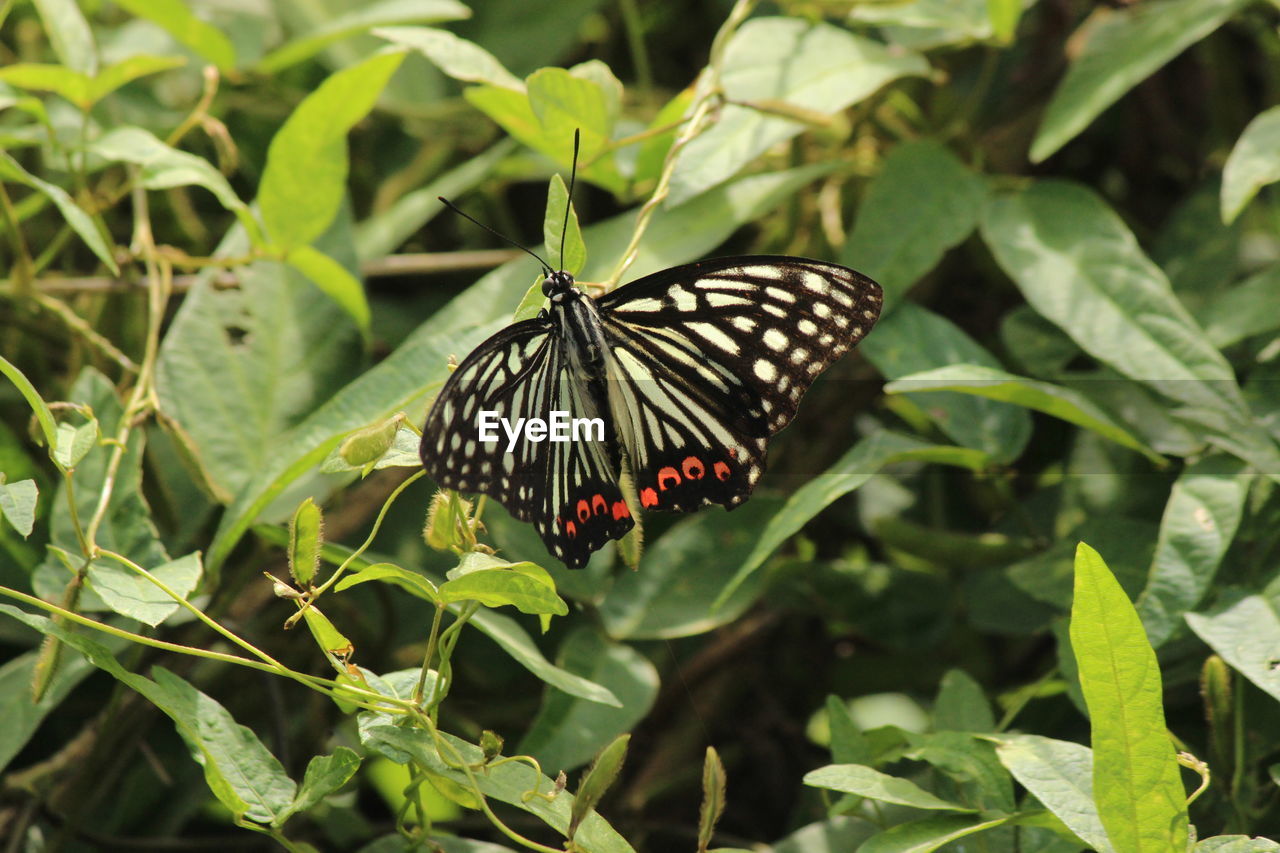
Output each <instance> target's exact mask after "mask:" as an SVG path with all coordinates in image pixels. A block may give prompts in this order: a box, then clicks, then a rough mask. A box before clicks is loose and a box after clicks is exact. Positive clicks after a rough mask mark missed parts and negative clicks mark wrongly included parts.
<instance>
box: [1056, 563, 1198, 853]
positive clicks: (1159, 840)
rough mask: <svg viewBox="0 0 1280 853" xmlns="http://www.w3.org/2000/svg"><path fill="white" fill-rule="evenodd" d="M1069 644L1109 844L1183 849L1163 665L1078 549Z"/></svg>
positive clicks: (1127, 608) (1124, 604) (1119, 593)
mask: <svg viewBox="0 0 1280 853" xmlns="http://www.w3.org/2000/svg"><path fill="white" fill-rule="evenodd" d="M1071 647H1072V649H1073V650H1074V652H1075V658H1076V664H1077V666H1078V668H1079V673H1080V688H1081V690H1082V691H1083V693H1084V698H1085V702H1086V704H1087V705H1088V707H1089V722H1090V730H1091V737H1092V743H1093V793H1094V800H1095V802H1096V803H1097V806H1098V814H1099V815H1100V816H1101V818H1102V825H1103V826H1104V827H1106V830H1107V837H1108V838H1109V839H1110V841H1111V844H1112V846H1114V847H1115V848H1116V849H1117V850H1124V851H1126V853H1128V851H1132V853H1144V851H1150V853H1156V851H1159V852H1160V853H1168V851H1171V850H1183V849H1185V847H1186V844H1187V839H1188V835H1189V830H1188V825H1187V804H1186V796H1187V795H1186V791H1185V790H1184V789H1183V787H1182V780H1181V779H1180V778H1179V770H1178V762H1177V759H1176V758H1175V757H1174V751H1175V750H1174V746H1173V740H1172V739H1171V738H1170V736H1169V732H1168V730H1167V728H1166V727H1165V721H1164V707H1163V704H1162V703H1163V695H1162V693H1161V689H1160V687H1161V678H1160V667H1159V664H1158V663H1157V662H1156V655H1155V651H1153V650H1152V648H1151V645H1150V644H1149V643H1148V642H1147V636H1146V633H1145V632H1144V631H1143V630H1142V621H1141V620H1140V619H1139V618H1138V612H1137V611H1136V610H1135V609H1134V607H1133V605H1132V604H1131V603H1130V602H1129V597H1128V596H1127V595H1125V592H1124V590H1123V589H1122V588H1121V587H1120V584H1119V583H1118V582H1117V581H1116V579H1115V576H1114V575H1112V574H1111V571H1110V570H1109V569H1108V568H1107V565H1106V563H1104V562H1103V560H1102V557H1100V556H1099V555H1098V552H1097V551H1095V550H1093V549H1092V548H1090V547H1089V546H1088V545H1086V544H1085V543H1083V542H1081V543H1080V546H1079V548H1078V549H1077V552H1076V583H1075V598H1074V601H1073V603H1072V607H1071Z"/></svg>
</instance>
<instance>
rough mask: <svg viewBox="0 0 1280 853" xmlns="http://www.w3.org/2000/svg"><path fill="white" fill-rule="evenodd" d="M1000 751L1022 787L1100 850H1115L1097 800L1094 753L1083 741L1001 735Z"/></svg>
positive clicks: (1005, 763)
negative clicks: (1095, 795) (1099, 811)
mask: <svg viewBox="0 0 1280 853" xmlns="http://www.w3.org/2000/svg"><path fill="white" fill-rule="evenodd" d="M996 755H998V756H999V757H1000V761H1001V763H1002V764H1004V766H1005V767H1007V768H1008V769H1009V772H1010V773H1012V774H1013V777H1014V778H1015V779H1017V780H1018V782H1019V784H1021V785H1022V787H1024V788H1026V789H1027V790H1028V791H1030V792H1031V793H1032V794H1034V795H1035V797H1036V799H1037V800H1039V801H1040V802H1041V803H1043V804H1044V805H1045V806H1046V807H1047V808H1048V809H1049V810H1050V811H1051V812H1053V813H1054V814H1055V815H1057V817H1058V819H1059V820H1061V821H1062V822H1063V824H1064V825H1066V827H1067V828H1068V829H1070V830H1071V831H1072V832H1074V833H1075V834H1076V835H1078V836H1080V839H1081V840H1082V841H1084V842H1085V843H1086V844H1088V845H1089V846H1090V847H1091V848H1093V849H1094V850H1096V851H1098V853H1115V848H1114V847H1112V846H1111V842H1110V841H1109V840H1108V839H1107V833H1106V830H1105V829H1104V828H1103V826H1102V819H1101V818H1099V817H1098V809H1097V806H1095V805H1094V803H1093V753H1092V752H1091V751H1090V750H1089V747H1087V746H1084V745H1083V744H1078V743H1071V742H1070V741H1064V740H1053V739H1052V738H1047V737H1041V736H1039V735H1025V734H1002V735H999V736H998V738H997V740H996Z"/></svg>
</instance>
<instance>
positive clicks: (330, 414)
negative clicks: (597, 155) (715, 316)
mask: <svg viewBox="0 0 1280 853" xmlns="http://www.w3.org/2000/svg"><path fill="white" fill-rule="evenodd" d="M824 171H826V167H825V166H820V167H810V168H801V169H790V170H787V171H783V172H774V173H771V174H767V175H757V176H752V177H749V178H743V179H741V180H739V181H736V182H734V183H732V184H728V185H726V186H724V187H722V188H720V189H718V190H716V191H713V192H710V193H707V194H705V195H703V196H701V197H699V198H698V199H695V200H693V201H691V202H689V203H688V204H685V205H682V206H680V207H678V208H675V209H672V210H659V211H657V212H656V214H655V215H654V217H653V219H652V221H651V222H650V226H649V232H648V233H649V239H648V240H646V241H645V242H644V244H643V245H642V246H641V247H640V250H639V251H638V252H637V254H636V261H635V263H634V264H633V265H632V267H631V270H632V275H633V276H637V277H638V276H642V275H646V274H648V273H651V272H656V271H658V270H662V269H666V268H667V267H670V266H674V265H675V264H680V263H685V262H687V261H691V260H694V259H695V258H698V257H700V256H702V255H703V254H705V253H706V252H709V251H710V250H711V249H713V248H714V247H715V246H717V245H719V244H720V243H721V242H723V241H724V240H725V239H726V238H727V237H728V236H729V235H730V234H732V233H733V232H734V231H736V230H737V229H738V228H739V227H740V226H741V225H742V224H744V223H747V222H751V221H754V220H755V219H757V218H759V217H760V216H761V215H763V214H764V213H765V212H766V211H768V210H771V209H773V208H774V207H775V206H776V205H777V204H779V203H780V202H781V201H782V200H783V199H786V198H788V197H789V196H790V195H791V194H792V193H794V192H795V191H796V190H798V189H799V188H800V187H802V186H804V185H805V184H807V183H808V182H809V181H811V180H813V178H814V177H815V176H816V175H819V174H822V173H823V172H824ZM635 216H636V211H628V212H627V213H624V214H621V215H620V216H616V217H614V218H612V219H609V220H606V221H604V222H601V223H598V224H596V225H593V226H591V227H589V228H587V229H586V232H585V235H584V236H585V237H586V241H587V242H588V243H590V245H591V246H592V247H598V254H596V255H595V257H596V259H597V260H596V261H594V262H592V263H588V264H587V268H586V269H585V270H584V271H583V279H584V280H586V281H591V280H597V281H598V280H600V279H603V278H604V277H606V276H607V275H608V274H609V265H611V264H612V263H613V260H614V259H616V258H617V257H618V256H619V255H621V254H622V251H623V249H624V248H625V247H626V245H627V243H628V241H629V240H630V239H631V234H632V231H633V228H634V224H635ZM593 251H595V249H594V248H593ZM537 272H538V270H537V265H536V263H535V262H534V261H533V259H532V258H523V259H520V260H516V261H512V262H510V263H508V264H504V265H503V266H501V267H499V268H498V269H497V270H495V271H493V272H492V273H490V274H489V275H487V276H485V277H484V278H482V279H481V280H480V281H478V282H477V283H476V284H474V285H473V286H472V287H471V288H470V289H468V290H467V291H466V293H464V294H463V295H461V296H459V297H458V298H456V299H454V300H453V301H452V302H451V303H449V305H447V306H446V307H445V308H444V309H442V310H440V311H437V312H436V313H435V314H434V315H432V317H431V318H430V319H429V320H428V321H427V322H426V323H424V324H423V325H422V326H420V327H419V328H418V329H417V330H416V331H415V332H414V333H413V334H412V335H411V336H410V337H409V338H408V339H407V340H406V341H405V342H404V343H403V344H402V345H401V347H400V348H399V349H398V350H396V352H394V353H392V354H391V356H389V357H388V358H386V359H384V360H382V361H381V362H379V363H378V365H377V366H376V367H374V368H373V369H371V370H369V371H366V372H365V373H364V374H363V375H361V377H360V379H359V380H357V381H355V382H352V383H351V384H350V385H349V386H347V387H346V388H344V389H343V390H342V391H340V392H339V393H338V394H336V395H334V396H333V398H332V399H331V400H329V401H328V402H327V403H325V404H324V405H323V406H322V407H321V408H319V409H318V410H317V411H316V412H315V413H314V414H313V415H312V416H310V417H308V418H307V419H306V420H304V421H303V422H302V423H299V424H298V425H297V426H296V427H294V428H293V429H290V430H289V431H287V432H283V433H282V434H279V435H276V433H275V432H274V431H272V432H270V433H268V434H269V435H271V436H273V437H274V439H273V440H272V442H271V446H270V448H264V447H263V442H262V441H261V440H260V439H258V440H254V441H252V442H246V444H245V446H244V447H243V448H237V452H238V453H240V454H241V455H242V456H244V457H245V458H250V459H252V460H253V463H252V464H248V463H245V462H234V461H233V462H229V464H230V465H232V466H234V474H235V475H236V476H237V477H243V480H241V481H240V482H243V481H244V480H249V479H250V478H252V483H250V484H249V485H248V486H247V487H246V488H245V489H244V491H243V492H241V493H240V494H239V496H238V497H237V499H236V502H235V503H234V504H233V505H232V506H231V508H230V509H229V510H228V512H227V513H225V514H224V516H223V519H222V525H221V527H220V528H219V531H218V534H217V537H216V538H215V540H214V542H213V545H212V546H211V547H210V549H209V556H208V559H207V561H206V565H207V566H209V567H212V568H216V567H218V566H220V565H221V563H222V561H224V560H225V559H226V557H227V554H228V553H229V551H230V549H231V547H233V546H234V545H235V543H236V542H237V541H239V538H240V537H241V536H242V535H243V534H244V532H245V530H247V529H248V528H249V526H250V525H251V524H252V523H253V522H254V521H255V520H256V518H257V517H258V515H259V513H261V512H262V511H263V510H264V509H265V508H266V507H267V506H268V505H269V504H270V502H271V500H272V499H273V498H274V497H275V496H276V495H278V494H280V493H281V492H282V491H283V490H284V489H285V488H286V487H287V486H288V485H289V484H291V483H293V482H294V481H295V480H296V479H297V478H299V477H301V476H303V475H304V474H307V473H309V472H311V470H312V469H313V468H314V467H315V466H316V465H317V464H319V463H320V462H321V461H322V460H323V459H324V458H325V456H326V455H327V454H328V453H329V451H330V450H331V449H333V448H334V447H336V446H337V445H338V443H339V442H340V441H341V439H342V437H343V436H345V435H346V434H347V433H349V432H350V431H351V430H353V429H356V428H358V427H361V426H364V425H365V424H367V423H369V422H370V421H371V420H374V419H376V418H378V417H386V416H389V415H391V414H392V413H394V412H397V411H400V410H405V411H408V412H412V411H415V408H416V410H417V411H422V409H421V408H417V407H421V406H423V405H424V404H425V399H426V396H427V395H429V394H431V393H433V392H434V391H435V390H437V389H438V388H439V387H440V385H441V384H443V382H444V380H445V378H446V376H447V375H448V372H447V369H446V364H447V362H448V358H449V356H450V355H451V354H453V355H457V354H462V353H466V352H469V351H470V350H471V348H472V347H474V346H475V345H476V344H478V343H480V342H481V341H483V340H484V339H485V338H487V337H488V336H489V335H491V334H493V333H494V332H496V331H497V330H498V328H500V326H501V325H505V324H506V323H507V322H508V321H509V319H510V311H511V307H512V306H513V305H515V304H516V303H517V302H518V301H519V299H520V297H521V296H522V295H523V294H524V292H525V291H526V290H527V289H528V286H529V282H530V281H532V280H533V279H534V278H536V276H537ZM245 287H246V288H249V289H252V288H251V287H249V286H248V285H245ZM238 292H239V291H237V293H238ZM205 297H206V302H207V301H208V300H209V299H210V298H211V297H210V295H209V294H208V293H207V292H206V294H205ZM192 298H193V294H192V293H189V294H188V295H187V297H186V299H185V300H184V303H183V306H182V308H181V309H180V310H179V317H180V318H181V317H182V316H183V312H185V311H186V310H187V309H188V307H189V306H190V305H191V302H192ZM260 299H261V294H257V298H256V299H255V301H254V302H253V303H252V310H253V311H254V312H255V316H257V314H256V312H257V311H258V310H259V308H258V300H260ZM314 303H315V300H311V302H310V303H304V304H302V305H299V306H296V307H294V306H288V307H285V306H264V307H263V309H262V310H263V311H264V312H270V313H264V314H263V319H264V320H265V319H267V318H271V319H273V322H274V323H284V322H285V321H286V320H289V319H290V318H287V317H281V316H280V313H281V312H287V311H293V312H299V313H312V314H313V313H314V312H315V311H316V310H317V307H316V306H315V304H314ZM206 307H208V306H206ZM246 307H248V306H246ZM224 310H225V309H224ZM213 316H214V317H216V318H218V319H217V320H210V319H209V318H208V317H204V318H201V317H199V316H198V315H195V314H192V315H191V316H189V318H188V323H189V325H188V326H187V327H186V328H185V335H184V336H183V337H179V336H178V335H177V329H176V328H173V329H171V330H170V332H169V333H168V334H167V335H166V336H165V345H166V346H168V345H173V346H175V347H178V345H177V344H175V338H177V339H178V340H179V341H182V345H181V346H180V347H178V348H180V349H182V350H183V352H184V353H186V354H187V356H188V358H187V359H186V360H185V361H184V362H183V364H182V365H181V367H182V368H183V370H184V371H185V372H184V373H181V374H177V373H176V371H175V376H176V377H177V378H178V379H179V380H180V382H179V383H175V385H177V384H183V385H190V386H194V387H192V390H191V391H190V392H189V393H186V394H184V395H183V396H181V397H178V396H177V395H175V397H174V399H173V400H172V401H171V402H172V403H173V404H174V405H177V404H182V405H185V406H189V407H190V409H191V410H192V414H193V415H194V414H195V413H196V410H197V409H200V410H201V414H203V415H207V416H208V417H210V418H213V419H214V423H213V424H212V425H210V426H209V427H207V428H206V426H205V424H204V422H203V421H200V420H197V419H194V418H193V419H192V420H191V421H188V420H187V419H184V420H183V424H184V426H186V427H187V428H188V429H189V430H190V429H192V428H193V427H194V428H198V429H200V430H201V431H202V432H203V433H205V434H207V441H210V442H213V443H221V442H223V441H224V438H223V434H224V433H225V432H227V431H230V432H233V433H241V434H249V433H251V430H249V429H247V425H246V424H245V423H243V422H242V419H241V418H240V417H227V416H226V414H225V413H224V409H225V408H234V407H242V406H244V399H245V397H246V396H247V397H248V398H249V399H254V397H253V395H254V394H259V393H262V392H261V391H259V390H257V389H255V390H254V391H251V392H246V393H241V392H236V393H235V394H234V395H230V396H229V397H228V399H227V400H225V401H221V402H220V403H219V405H218V406H210V405H205V404H203V403H204V401H203V400H202V399H201V398H203V397H205V396H208V394H209V389H213V390H214V391H218V390H221V384H220V383H223V382H224V380H223V379H222V378H221V377H222V372H221V371H218V370H216V369H214V368H215V367H216V366H217V364H219V362H218V361H216V359H218V358H225V357H226V355H225V353H226V352H227V351H228V350H231V354H232V355H234V354H235V350H234V349H233V348H232V347H229V346H228V345H227V344H225V343H223V342H222V338H224V337H225V335H223V333H222V332H221V326H220V325H218V326H214V327H213V328H212V329H210V328H209V327H210V325H211V324H212V323H215V322H217V323H225V320H223V319H222V318H223V317H225V316H227V315H226V314H223V313H221V312H218V313H215V314H213ZM197 323H202V325H198V326H197V325H195V324H197ZM264 334H269V335H272V336H273V337H271V338H269V340H270V341H271V342H272V343H274V342H275V336H276V333H274V332H264ZM211 335H212V336H213V337H214V338H215V339H216V340H217V343H216V345H215V346H213V347H212V348H211V351H210V352H207V353H202V352H200V349H201V348H197V347H193V346H188V345H187V341H188V340H189V338H190V337H193V336H194V337H201V338H205V339H207V338H208V337H210V336H211ZM320 336H321V335H320V333H317V334H314V335H309V336H307V337H306V338H305V340H306V341H313V340H314V339H315V338H316V337H320ZM329 337H330V338H331V337H332V335H330V336H329ZM326 340H327V339H326ZM254 343H255V344H256V345H257V346H259V347H263V346H265V344H264V343H263V342H262V341H259V340H257V339H255V340H254ZM306 349H307V347H306V346H304V345H303V344H302V343H297V344H295V345H293V346H291V347H283V348H282V349H281V352H282V353H283V354H285V355H289V356H293V355H294V354H295V352H297V351H304V350H306ZM162 364H163V359H162ZM177 367H179V365H178V364H177V363H175V364H174V365H173V368H175V369H176V368H177ZM192 373H194V374H197V375H198V376H199V377H201V378H200V383H199V384H197V383H196V382H194V381H188V378H187V377H189V376H190V374H192ZM290 373H291V370H290V369H282V368H277V367H270V368H267V367H259V366H249V367H248V368H247V369H246V371H245V374H244V376H241V375H239V374H237V376H236V382H238V383H240V382H245V381H260V380H265V379H266V378H269V377H271V376H283V375H290ZM162 390H163V386H162ZM167 402H169V401H167ZM167 410H169V411H172V409H167ZM249 423H253V418H252V417H250V418H249ZM264 449H265V450H270V451H271V452H264ZM228 455H232V454H228Z"/></svg>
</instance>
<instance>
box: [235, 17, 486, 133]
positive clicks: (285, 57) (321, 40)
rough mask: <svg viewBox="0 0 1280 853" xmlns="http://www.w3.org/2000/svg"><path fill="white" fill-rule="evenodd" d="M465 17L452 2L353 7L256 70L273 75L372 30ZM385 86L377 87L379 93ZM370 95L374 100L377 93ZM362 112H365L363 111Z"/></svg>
mask: <svg viewBox="0 0 1280 853" xmlns="http://www.w3.org/2000/svg"><path fill="white" fill-rule="evenodd" d="M469 17H471V10H470V9H468V8H467V7H466V6H464V5H463V4H461V3H458V2H456V0H381V2H377V3H372V4H367V5H361V6H356V7H354V8H352V9H351V11H349V12H346V13H344V14H341V15H337V16H335V17H326V18H324V19H323V23H322V24H320V25H319V26H317V27H316V28H315V29H314V30H312V31H311V32H309V33H305V34H303V35H301V36H299V37H297V38H295V39H293V40H292V41H289V42H286V43H285V44H284V45H282V46H281V47H278V48H276V49H275V50H273V51H271V52H270V53H268V54H267V55H266V56H264V57H262V59H260V60H258V63H257V65H256V69H257V70H258V71H259V72H261V73H263V74H267V75H274V74H276V73H278V72H280V71H282V70H284V69H285V68H288V67H289V66H291V65H296V64H298V63H299V62H302V61H304V60H307V59H310V58H311V57H313V56H315V55H316V54H317V53H319V52H320V51H322V50H324V49H325V48H326V47H328V46H329V45H331V44H333V43H334V42H337V41H341V40H342V39H345V38H348V37H350V36H353V35H356V34H357V33H362V32H365V31H367V30H371V29H373V28H374V27H381V26H388V25H391V24H410V23H419V24H421V23H434V22H438V21H460V20H462V19H464V18H469ZM348 70H349V69H348ZM392 70H394V69H392ZM385 82H386V81H383V83H382V84H379V85H378V89H379V91H380V90H381V89H382V86H383V85H385ZM373 95H374V96H375V97H376V96H377V92H374V93H373ZM365 111H366V112H368V110H367V109H366V110H365ZM344 133H345V131H344Z"/></svg>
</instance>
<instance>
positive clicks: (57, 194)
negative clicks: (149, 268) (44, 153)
mask: <svg viewBox="0 0 1280 853" xmlns="http://www.w3.org/2000/svg"><path fill="white" fill-rule="evenodd" d="M0 73H3V71H0ZM0 180H5V181H13V182H15V183H19V184H22V185H23V186H27V187H30V188H31V189H33V190H35V191H36V192H39V193H40V194H41V195H43V196H45V197H46V198H48V199H49V201H51V202H53V203H54V205H55V206H56V207H57V208H58V210H59V211H61V213H62V218H63V219H65V220H67V224H68V225H70V226H71V228H72V230H74V231H75V232H76V233H77V234H79V235H80V239H81V240H84V243H85V245H86V246H88V247H89V248H90V249H91V250H93V253H94V254H95V255H97V256H98V260H100V261H102V262H103V263H104V264H106V265H107V269H109V270H111V271H112V272H113V273H115V274H116V275H119V274H120V267H118V266H117V265H116V261H115V258H113V257H112V255H111V249H110V248H109V247H108V246H107V242H106V241H105V240H104V239H103V238H102V234H101V233H100V232H99V231H98V226H97V225H96V224H95V223H94V221H93V219H91V218H90V217H89V214H87V213H85V212H84V210H83V209H81V207H80V206H79V205H78V204H76V203H75V202H74V201H72V200H71V196H69V195H67V192H66V190H64V189H62V187H59V186H56V185H54V184H51V183H49V182H48V181H43V180H41V179H40V178H37V177H36V176H35V175H33V174H31V173H30V172H28V171H27V170H26V169H24V168H22V166H21V164H19V163H18V161H17V160H15V159H13V158H12V157H10V156H9V153H8V152H7V151H0Z"/></svg>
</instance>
